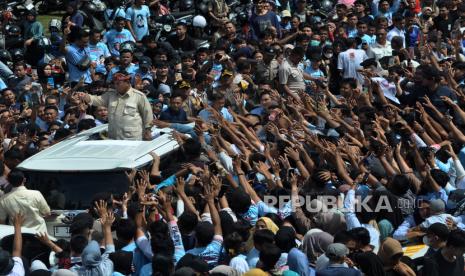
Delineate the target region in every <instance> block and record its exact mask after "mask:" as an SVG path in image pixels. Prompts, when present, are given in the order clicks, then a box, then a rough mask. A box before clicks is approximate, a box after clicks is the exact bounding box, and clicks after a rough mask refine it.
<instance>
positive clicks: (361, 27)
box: [357, 24, 367, 35]
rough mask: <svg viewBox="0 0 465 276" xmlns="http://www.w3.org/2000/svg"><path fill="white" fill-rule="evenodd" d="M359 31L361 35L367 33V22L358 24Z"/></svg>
mask: <svg viewBox="0 0 465 276" xmlns="http://www.w3.org/2000/svg"><path fill="white" fill-rule="evenodd" d="M357 31H358V33H359V34H361V35H363V34H366V32H367V24H359V25H358V26H357Z"/></svg>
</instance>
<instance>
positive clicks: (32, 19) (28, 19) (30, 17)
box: [26, 14, 36, 22]
mask: <svg viewBox="0 0 465 276" xmlns="http://www.w3.org/2000/svg"><path fill="white" fill-rule="evenodd" d="M26 19H27V21H29V22H33V21H34V20H35V19H36V17H35V16H34V15H32V14H28V15H27V16H26Z"/></svg>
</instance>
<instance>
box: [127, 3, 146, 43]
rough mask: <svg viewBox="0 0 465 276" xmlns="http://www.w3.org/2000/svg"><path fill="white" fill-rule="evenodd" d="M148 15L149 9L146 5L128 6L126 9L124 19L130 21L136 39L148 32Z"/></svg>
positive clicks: (138, 39)
mask: <svg viewBox="0 0 465 276" xmlns="http://www.w3.org/2000/svg"><path fill="white" fill-rule="evenodd" d="M149 17H150V10H149V7H148V6H147V5H142V6H141V7H140V8H136V7H129V8H128V9H127V10H126V20H128V21H131V25H132V30H133V31H134V35H135V36H136V40H137V41H141V40H142V38H143V37H144V36H146V35H148V34H149Z"/></svg>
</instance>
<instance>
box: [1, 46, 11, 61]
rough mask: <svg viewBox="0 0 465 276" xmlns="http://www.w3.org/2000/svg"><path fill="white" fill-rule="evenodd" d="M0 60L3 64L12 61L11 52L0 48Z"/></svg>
mask: <svg viewBox="0 0 465 276" xmlns="http://www.w3.org/2000/svg"><path fill="white" fill-rule="evenodd" d="M0 61H1V62H3V63H5V64H6V63H8V62H11V61H12V59H11V54H10V52H8V50H5V49H1V50H0Z"/></svg>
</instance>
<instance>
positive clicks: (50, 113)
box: [44, 108, 58, 123]
mask: <svg viewBox="0 0 465 276" xmlns="http://www.w3.org/2000/svg"><path fill="white" fill-rule="evenodd" d="M57 115H58V114H57V111H56V110H55V109H51V108H49V109H46V110H45V113H44V120H45V122H47V123H51V122H54V121H56V118H57Z"/></svg>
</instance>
